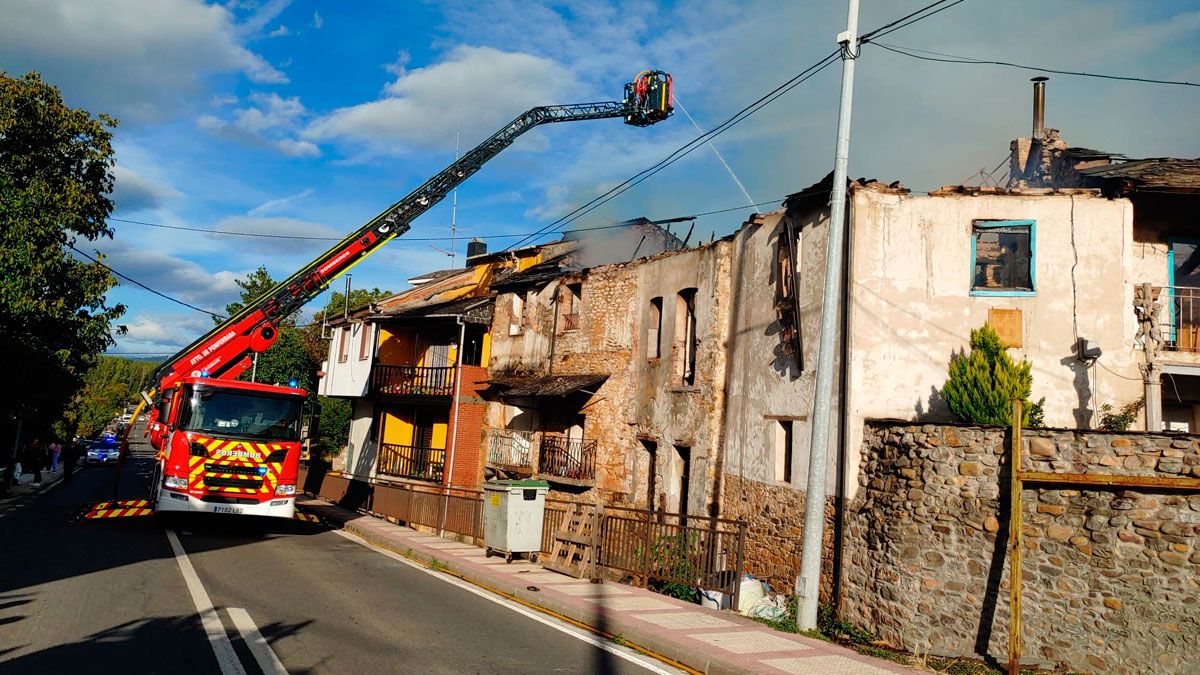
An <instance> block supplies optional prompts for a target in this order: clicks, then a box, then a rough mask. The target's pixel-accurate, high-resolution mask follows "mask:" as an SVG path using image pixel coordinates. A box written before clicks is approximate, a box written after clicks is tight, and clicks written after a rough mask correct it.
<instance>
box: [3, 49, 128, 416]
mask: <svg viewBox="0 0 1200 675" xmlns="http://www.w3.org/2000/svg"><path fill="white" fill-rule="evenodd" d="M116 124H117V123H116V120H114V119H112V118H111V117H108V116H107V115H99V116H98V117H97V118H93V117H92V115H91V114H90V113H88V112H87V111H86V110H81V109H75V108H70V107H68V106H67V105H66V104H65V103H64V102H63V100H62V96H61V95H60V94H59V92H58V89H56V88H55V87H54V86H52V85H50V84H48V83H46V82H44V81H43V80H42V79H41V77H40V76H38V75H37V74H36V73H29V74H27V75H25V76H23V77H19V78H13V77H9V76H8V75H7V74H5V73H3V72H0V269H2V270H4V273H3V274H0V353H3V354H4V360H5V366H4V368H5V379H6V381H7V383H8V384H9V385H10V386H6V387H3V388H0V425H11V424H13V421H14V420H17V419H21V420H23V421H24V423H25V426H24V428H25V429H26V432H25V433H23V436H25V437H29V436H31V435H33V434H37V433H44V432H45V431H46V430H47V429H48V428H49V425H50V423H51V422H52V421H54V420H55V419H56V418H58V417H59V416H60V414H61V413H62V410H63V407H64V406H65V405H66V404H67V402H68V401H70V400H71V399H72V398H73V397H74V395H75V393H76V391H78V390H79V388H80V386H81V385H82V382H83V376H84V374H85V373H86V372H87V371H88V369H89V368H90V367H91V366H92V364H93V363H94V362H95V359H96V355H97V354H99V353H100V352H101V351H103V350H104V349H105V348H106V347H107V346H109V345H111V344H113V339H112V333H113V331H114V329H115V330H117V331H118V332H119V331H121V330H123V327H116V326H114V325H113V322H114V321H116V320H117V319H118V318H120V316H121V315H122V314H123V313H124V311H125V307H124V306H122V305H119V304H117V305H110V304H108V302H107V298H106V296H105V294H106V293H107V292H108V291H109V290H110V289H111V288H112V287H113V286H115V285H116V279H115V278H114V277H113V276H112V274H111V273H110V272H109V271H108V270H107V269H106V268H105V267H104V266H103V265H101V264H99V263H95V262H91V261H88V260H83V259H80V258H77V257H75V256H74V255H72V254H71V252H70V249H72V248H74V247H75V246H76V245H77V244H79V243H80V240H85V241H94V240H96V239H98V238H100V237H112V234H113V233H112V230H111V229H110V228H109V227H108V225H107V223H106V219H107V218H108V216H109V214H110V213H111V212H112V208H113V203H112V201H111V200H110V199H109V197H108V193H110V192H111V191H112V187H113V175H112V173H111V169H112V166H113V149H112V133H111V131H110V130H111V129H112V128H114V127H116ZM92 256H93V257H95V258H97V259H99V258H100V255H99V254H98V253H93V254H92Z"/></svg>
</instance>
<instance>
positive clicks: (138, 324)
mask: <svg viewBox="0 0 1200 675" xmlns="http://www.w3.org/2000/svg"><path fill="white" fill-rule="evenodd" d="M121 323H122V325H124V326H125V327H126V328H127V329H128V332H126V333H125V335H121V336H116V340H117V347H116V348H115V349H113V350H112V351H113V352H114V353H122V352H125V353H153V354H171V353H174V352H177V351H179V350H180V349H182V348H184V347H185V346H187V345H188V344H191V342H192V341H193V340H195V339H196V338H197V337H198V336H200V335H202V334H204V333H205V332H206V331H208V330H210V329H212V327H213V323H212V319H211V318H209V317H208V316H205V315H203V314H200V313H199V312H191V313H187V314H184V313H175V312H164V313H162V314H158V313H155V314H146V313H136V314H131V315H130V316H129V317H127V318H126V319H125V320H123V321H122V322H121Z"/></svg>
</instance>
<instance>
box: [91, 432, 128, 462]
mask: <svg viewBox="0 0 1200 675" xmlns="http://www.w3.org/2000/svg"><path fill="white" fill-rule="evenodd" d="M120 457H121V445H120V443H118V442H117V439H116V438H108V437H106V438H101V439H100V440H98V441H91V442H89V443H88V445H87V456H86V457H85V458H84V461H85V462H86V463H88V464H108V463H110V462H116V461H117V460H118V459H120Z"/></svg>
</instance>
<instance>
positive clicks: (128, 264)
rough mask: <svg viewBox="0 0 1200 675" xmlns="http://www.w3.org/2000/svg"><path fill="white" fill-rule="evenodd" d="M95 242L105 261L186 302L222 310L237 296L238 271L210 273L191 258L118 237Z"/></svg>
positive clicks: (133, 287) (134, 290) (125, 282)
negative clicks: (187, 258) (173, 254)
mask: <svg viewBox="0 0 1200 675" xmlns="http://www.w3.org/2000/svg"><path fill="white" fill-rule="evenodd" d="M96 245H97V248H99V249H100V250H101V252H103V253H104V255H105V256H106V259H105V260H104V263H105V264H107V265H109V266H111V267H112V268H113V269H115V270H117V271H119V272H121V273H122V274H125V275H126V276H128V277H130V278H132V279H137V280H138V281H140V282H141V283H143V284H145V285H147V286H149V287H150V288H153V289H154V290H156V291H159V292H161V293H165V294H167V295H170V296H173V297H175V298H178V299H179V300H183V301H184V302H188V303H191V304H194V305H198V306H200V307H201V308H204V309H209V310H212V311H217V312H219V311H220V310H221V309H223V308H224V307H225V305H226V304H227V303H229V302H231V301H233V300H235V299H236V298H237V297H238V292H239V289H238V286H237V284H235V283H234V281H235V280H236V279H239V278H240V277H241V276H242V275H241V274H239V273H236V272H233V271H229V270H220V271H216V272H209V271H208V270H205V269H204V268H203V267H201V266H200V265H197V264H196V263H194V262H192V261H190V260H184V259H183V258H177V257H174V256H171V255H168V254H166V253H163V252H161V251H159V250H156V249H146V248H143V247H140V246H136V245H132V244H129V243H126V242H124V241H122V240H119V239H118V240H112V241H98V242H96ZM121 285H122V286H123V287H127V288H129V289H130V290H131V291H133V292H138V290H137V288H138V287H137V286H136V285H134V284H132V283H130V282H128V281H124V280H122V281H121Z"/></svg>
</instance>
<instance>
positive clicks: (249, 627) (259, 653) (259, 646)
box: [227, 607, 287, 675]
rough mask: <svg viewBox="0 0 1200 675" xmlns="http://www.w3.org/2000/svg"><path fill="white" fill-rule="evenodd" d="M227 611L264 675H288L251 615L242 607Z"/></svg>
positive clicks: (231, 608)
mask: <svg viewBox="0 0 1200 675" xmlns="http://www.w3.org/2000/svg"><path fill="white" fill-rule="evenodd" d="M227 611H228V612H229V618H230V619H232V620H233V627H234V628H236V629H237V632H239V633H241V634H242V639H243V640H245V641H246V646H247V647H249V648H250V653H251V654H253V655H254V660H255V661H258V667H259V668H262V671H263V673H264V675H287V669H286V668H284V667H283V663H282V662H280V660H279V657H278V656H276V655H275V652H274V651H273V650H272V649H271V645H269V644H267V641H266V639H264V638H263V636H262V633H260V632H258V626H256V625H255V624H254V619H251V618H250V613H249V612H247V611H246V610H244V609H242V608H241V607H230V608H229V609H228V610H227Z"/></svg>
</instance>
